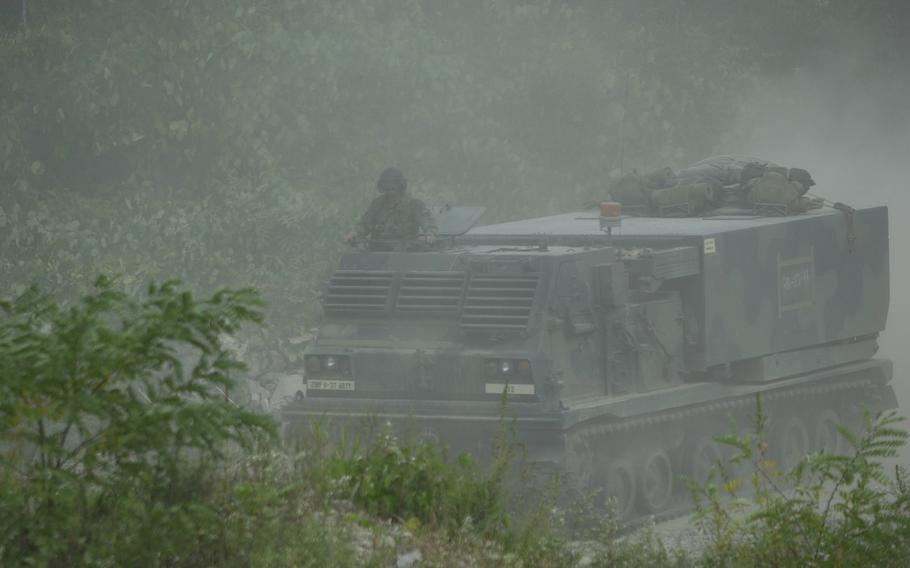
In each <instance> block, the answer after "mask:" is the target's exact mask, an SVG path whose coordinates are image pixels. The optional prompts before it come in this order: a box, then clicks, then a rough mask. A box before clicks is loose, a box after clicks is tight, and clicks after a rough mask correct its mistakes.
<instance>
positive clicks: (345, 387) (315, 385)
mask: <svg viewBox="0 0 910 568" xmlns="http://www.w3.org/2000/svg"><path fill="white" fill-rule="evenodd" d="M306 388H308V389H310V390H327V391H352V390H354V381H332V380H322V379H308V380H307V382H306Z"/></svg>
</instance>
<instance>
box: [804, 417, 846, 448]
mask: <svg viewBox="0 0 910 568" xmlns="http://www.w3.org/2000/svg"><path fill="white" fill-rule="evenodd" d="M840 424H841V420H840V417H839V416H838V415H837V412H835V411H833V410H831V409H828V410H823V411H822V412H821V414H819V415H818V419H817V420H816V421H815V445H814V446H813V448H812V449H813V450H815V451H819V452H825V453H829V454H843V453H845V452H846V451H847V446H848V445H849V444H848V443H847V439H846V438H844V436H843V434H841V433H840V432H838V431H837V427H838V426H839V425H840Z"/></svg>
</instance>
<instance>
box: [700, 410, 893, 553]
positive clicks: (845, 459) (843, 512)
mask: <svg viewBox="0 0 910 568" xmlns="http://www.w3.org/2000/svg"><path fill="white" fill-rule="evenodd" d="M901 421H902V418H900V417H899V416H897V414H895V413H894V412H893V411H889V412H880V413H878V414H876V415H875V416H872V415H870V414H869V413H868V412H867V413H866V415H865V430H864V432H863V433H862V435H858V434H855V433H852V432H850V431H848V430H847V429H845V428H843V427H840V428H839V430H840V433H841V435H842V436H844V437H845V438H846V439H847V440H848V441H849V442H850V444H851V445H852V447H853V450H852V451H851V452H849V453H847V454H845V455H838V454H830V453H825V452H819V453H815V454H811V455H809V456H808V457H806V459H805V460H803V461H801V462H800V463H799V464H797V465H796V466H795V467H793V469H792V470H790V471H781V470H780V469H779V468H778V467H777V464H776V462H775V461H774V460H773V459H770V458H769V457H768V455H767V450H768V445H767V442H766V441H765V439H764V422H765V417H764V415H763V414H762V410H761V405H760V403H758V404H757V412H756V418H755V423H754V429H753V430H754V431H753V432H752V433H751V434H747V435H744V436H736V435H730V436H720V437H718V440H720V441H722V442H725V443H727V444H729V445H732V446H733V447H735V448H736V449H737V450H738V455H737V457H736V458H734V463H740V464H743V463H744V464H748V465H749V466H750V467H751V476H750V477H751V479H750V481H751V483H750V484H749V485H751V487H744V486H743V484H742V483H741V482H740V481H739V479H738V478H736V477H735V476H733V475H730V473H729V471H728V468H726V467H721V469H720V475H721V479H722V481H723V483H722V485H721V486H718V485H717V484H716V483H714V482H713V481H709V482H708V483H707V484H706V485H705V486H704V487H697V486H693V489H694V495H695V497H696V506H697V516H696V518H697V520H698V522H699V524H700V526H701V529H702V531H703V532H704V533H705V534H706V535H707V536H708V537H709V538H710V546H709V548H708V550H707V552H706V557H705V559H704V563H705V565H708V566H794V567H795V566H903V565H906V563H907V561H908V558H907V550H910V490H908V485H907V483H908V477H907V472H906V471H905V470H904V469H903V468H902V467H900V466H896V467H895V470H894V472H893V474H891V475H889V473H888V472H887V471H886V469H885V466H884V465H883V462H882V460H884V459H887V458H893V457H895V456H897V454H898V450H899V449H900V448H902V447H904V446H905V444H906V441H907V438H908V433H907V432H906V431H905V430H903V429H901V428H898V427H897V425H898V423H899V422H901Z"/></svg>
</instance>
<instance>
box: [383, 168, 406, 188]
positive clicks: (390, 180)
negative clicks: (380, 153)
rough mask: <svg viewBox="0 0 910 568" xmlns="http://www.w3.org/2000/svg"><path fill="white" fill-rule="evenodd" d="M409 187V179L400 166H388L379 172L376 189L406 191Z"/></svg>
mask: <svg viewBox="0 0 910 568" xmlns="http://www.w3.org/2000/svg"><path fill="white" fill-rule="evenodd" d="M407 187H408V180H406V179H405V177H404V174H403V173H401V170H399V169H398V168H386V169H384V170H383V171H382V173H381V174H379V180H378V181H377V182H376V189H377V190H379V191H380V192H386V191H404V190H405V189H407Z"/></svg>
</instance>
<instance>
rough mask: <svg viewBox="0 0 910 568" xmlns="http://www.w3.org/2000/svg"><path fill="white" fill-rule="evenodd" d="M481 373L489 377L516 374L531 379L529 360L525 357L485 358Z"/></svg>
mask: <svg viewBox="0 0 910 568" xmlns="http://www.w3.org/2000/svg"><path fill="white" fill-rule="evenodd" d="M483 373H484V375H486V377H487V378H489V379H495V378H497V377H505V376H516V377H518V378H521V379H527V380H530V379H531V362H530V361H528V360H527V359H486V360H485V361H484V362H483Z"/></svg>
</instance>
